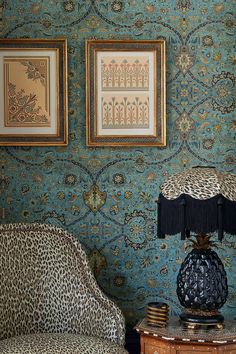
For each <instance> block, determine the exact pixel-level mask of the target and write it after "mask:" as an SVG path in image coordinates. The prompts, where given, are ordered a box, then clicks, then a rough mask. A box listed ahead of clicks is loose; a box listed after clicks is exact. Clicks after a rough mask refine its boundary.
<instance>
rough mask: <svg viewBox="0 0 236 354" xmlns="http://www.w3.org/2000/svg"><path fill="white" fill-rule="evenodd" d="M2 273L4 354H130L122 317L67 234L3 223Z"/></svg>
mask: <svg viewBox="0 0 236 354" xmlns="http://www.w3.org/2000/svg"><path fill="white" fill-rule="evenodd" d="M0 273H1V276H0V279H1V280H0V353H1V354H36V353H47V354H50V353H53V354H54V353H60V354H66V353H68V354H69V353H70V354H88V353H89V354H127V351H126V350H125V349H124V348H123V345H124V333H125V327H124V319H123V316H122V313H121V311H120V310H119V309H118V307H117V306H116V305H115V304H114V303H113V302H112V301H110V300H109V299H108V298H107V297H106V296H105V295H104V294H103V292H102V291H101V290H100V288H99V287H98V285H97V283H96V280H95V278H94V276H93V274H92V272H91V270H90V268H89V265H88V261H87V257H86V255H85V252H84V251H83V250H82V248H81V245H80V243H79V241H78V240H77V239H75V238H74V237H73V236H72V235H71V234H69V233H68V232H66V231H64V230H62V229H60V228H58V227H55V226H50V225H46V224H8V225H0Z"/></svg>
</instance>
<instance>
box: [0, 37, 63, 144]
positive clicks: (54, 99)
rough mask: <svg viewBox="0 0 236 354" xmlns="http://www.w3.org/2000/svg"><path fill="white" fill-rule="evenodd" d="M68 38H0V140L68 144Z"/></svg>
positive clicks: (5, 142)
mask: <svg viewBox="0 0 236 354" xmlns="http://www.w3.org/2000/svg"><path fill="white" fill-rule="evenodd" d="M67 116H68V109H67V41H66V39H64V38H60V39H53V40H51V39H0V145H5V146H7V145H11V146H23V145H27V146H49V145H67V142H68V138H67V136H68V117H67Z"/></svg>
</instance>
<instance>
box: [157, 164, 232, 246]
mask: <svg viewBox="0 0 236 354" xmlns="http://www.w3.org/2000/svg"><path fill="white" fill-rule="evenodd" d="M160 191H161V193H160V195H159V200H158V237H159V238H164V237H165V234H167V235H175V234H177V233H181V238H182V239H184V238H185V236H187V237H188V236H189V234H190V231H192V232H195V233H208V232H214V231H217V230H218V237H219V240H222V238H223V234H224V231H225V232H227V233H230V234H236V175H233V174H230V173H223V172H219V171H217V170H215V168H209V167H195V168H191V169H189V170H186V171H184V172H182V173H177V174H175V175H173V176H170V177H169V178H168V179H167V180H166V181H165V182H164V184H163V185H162V186H161V188H160Z"/></svg>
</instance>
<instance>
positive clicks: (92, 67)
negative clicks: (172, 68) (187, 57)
mask: <svg viewBox="0 0 236 354" xmlns="http://www.w3.org/2000/svg"><path fill="white" fill-rule="evenodd" d="M165 77H166V63H165V41H164V40H141V41H132V40H87V41H86V115H87V124H86V125H87V129H86V130H87V145H88V146H160V147H163V146H165V145H166V108H165V105H166V94H165V91H166V79H165Z"/></svg>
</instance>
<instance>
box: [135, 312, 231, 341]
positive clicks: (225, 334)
mask: <svg viewBox="0 0 236 354" xmlns="http://www.w3.org/2000/svg"><path fill="white" fill-rule="evenodd" d="M135 329H136V331H137V332H139V333H141V334H146V335H150V336H153V337H156V338H159V339H162V340H166V341H176V342H182V343H183V342H186V343H193V342H194V343H206V344H214V345H220V344H229V343H235V344H236V321H229V320H225V321H224V328H223V329H215V328H210V329H202V328H200V329H187V328H185V327H183V326H182V325H181V324H180V321H179V318H178V317H173V318H170V320H169V321H168V325H167V326H166V327H164V328H160V327H154V326H150V325H148V324H147V321H146V318H144V319H142V320H141V321H140V322H139V323H138V324H137V325H136V326H135Z"/></svg>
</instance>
